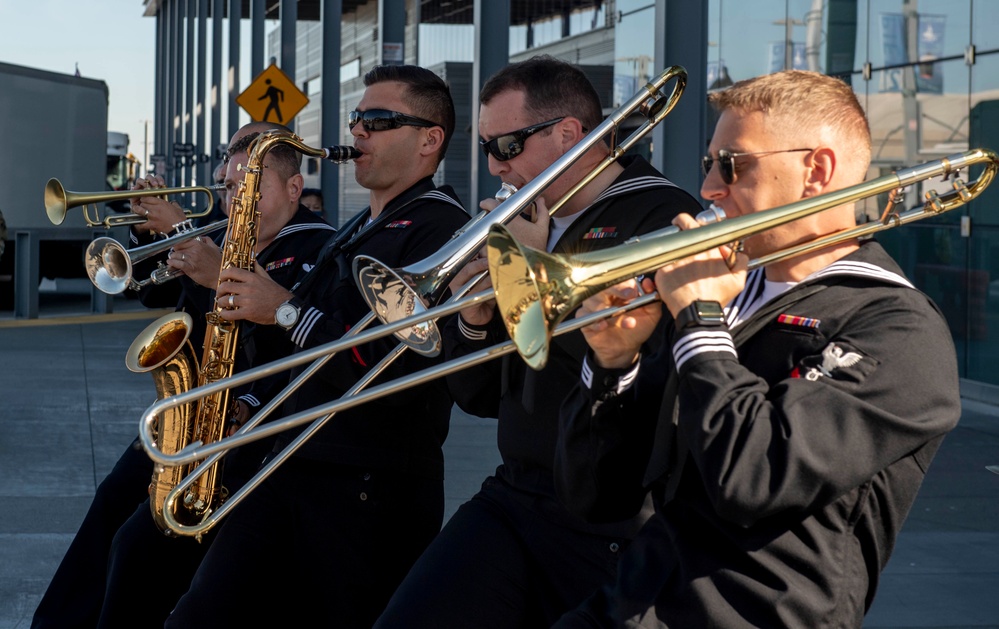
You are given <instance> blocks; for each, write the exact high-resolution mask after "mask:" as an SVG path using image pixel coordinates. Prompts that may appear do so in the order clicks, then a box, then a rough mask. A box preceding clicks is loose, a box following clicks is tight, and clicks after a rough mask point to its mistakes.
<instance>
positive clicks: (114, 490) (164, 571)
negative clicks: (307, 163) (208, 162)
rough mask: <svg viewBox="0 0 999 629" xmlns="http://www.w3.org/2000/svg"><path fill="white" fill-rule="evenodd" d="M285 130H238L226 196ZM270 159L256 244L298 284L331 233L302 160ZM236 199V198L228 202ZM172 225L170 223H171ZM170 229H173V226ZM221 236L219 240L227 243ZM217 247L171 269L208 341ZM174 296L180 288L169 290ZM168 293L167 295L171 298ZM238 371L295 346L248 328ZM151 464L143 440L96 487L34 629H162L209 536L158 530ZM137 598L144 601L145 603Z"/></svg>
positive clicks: (191, 245) (148, 207) (161, 214)
mask: <svg viewBox="0 0 999 629" xmlns="http://www.w3.org/2000/svg"><path fill="white" fill-rule="evenodd" d="M276 126H278V125H275V124H264V123H250V124H248V125H245V126H244V127H242V128H240V129H239V130H238V131H237V132H236V133H235V134H234V135H233V137H232V139H231V140H230V144H229V153H230V155H231V158H230V159H229V160H228V161H229V164H228V167H227V169H226V170H225V171H224V172H225V174H224V177H225V179H224V182H225V184H226V186H227V191H232V190H235V188H236V187H237V186H238V184H239V182H240V180H241V179H242V176H243V173H242V172H241V171H238V170H237V169H236V168H235V163H238V162H239V161H240V160H242V162H245V161H246V158H245V154H246V150H247V147H248V146H249V145H250V143H251V142H252V141H253V139H254V138H255V137H256V136H257V135H258V134H259V133H261V132H263V131H267V130H269V129H273V128H275V127H276ZM267 157H268V159H267V160H266V161H265V172H266V174H265V175H264V177H265V179H266V180H267V181H268V182H269V187H268V192H269V193H270V194H269V195H268V198H266V199H262V200H261V202H260V204H259V206H258V207H259V209H260V212H261V219H260V222H261V226H260V234H259V238H258V241H257V245H256V251H257V254H258V257H257V261H258V263H259V266H260V267H261V268H263V269H266V271H267V273H268V274H269V276H270V277H271V279H272V280H274V281H275V282H277V283H279V284H281V285H284V286H292V285H293V284H294V282H295V281H296V280H297V278H298V276H299V275H301V274H302V273H303V272H304V268H308V267H309V266H310V265H313V264H315V261H316V258H317V256H318V253H319V251H320V249H321V248H322V246H323V245H325V243H326V242H327V240H329V238H330V236H331V235H332V234H334V233H335V231H334V230H333V228H332V227H331V226H330V225H329V224H327V223H326V222H324V221H323V220H322V219H320V218H319V217H317V216H316V215H315V214H314V213H312V212H310V211H309V210H308V209H306V208H305V207H304V206H301V205H300V204H299V203H298V200H299V195H300V194H301V189H302V186H303V179H302V176H301V174H300V173H299V168H300V164H301V155H300V154H299V153H297V152H296V151H293V150H291V149H288V150H286V151H283V152H282V151H274V152H273V155H268V156H267ZM162 185H163V183H162V180H159V179H158V178H152V180H150V179H146V180H139V181H137V182H136V186H135V187H136V188H137V189H139V188H144V187H151V186H162ZM227 196H228V195H227ZM141 200H142V203H141V204H139V203H136V204H133V206H132V207H133V211H135V212H136V213H139V214H141V215H143V216H147V214H148V216H147V218H148V219H149V220H148V222H147V224H146V229H150V230H157V231H162V230H164V229H169V225H172V224H173V223H174V222H177V221H179V220H183V213H182V210H181V208H180V207H179V206H177V205H175V204H173V203H169V202H167V201H164V200H162V199H158V198H154V197H144V198H142V199H141ZM171 221H172V222H171ZM168 224H169V225H168ZM221 238H222V236H219V239H220V240H221ZM220 260H221V255H220V253H219V245H218V243H216V242H213V241H212V240H211V239H209V238H207V237H205V238H203V239H202V240H201V241H194V240H193V239H192V240H190V241H186V242H184V243H181V244H180V245H178V246H177V247H176V248H175V249H174V251H173V252H172V254H171V259H170V260H169V262H168V264H170V265H171V266H173V267H175V268H179V269H180V270H182V271H183V272H184V274H185V275H184V276H183V277H181V278H179V279H178V280H177V281H175V282H170V283H169V284H164V285H163V286H162V287H158V288H165V287H167V286H169V285H170V284H174V285H176V286H178V287H180V289H181V290H180V295H179V297H178V300H177V302H176V303H177V308H178V309H179V310H186V311H188V312H189V313H190V314H191V315H192V318H193V319H194V320H195V321H196V322H198V321H200V329H201V332H200V334H199V333H197V332H195V333H193V334H192V336H195V335H198V336H197V340H196V341H194V342H193V343H194V345H195V346H199V345H200V344H201V340H200V339H201V338H203V336H204V330H205V323H204V318H205V317H204V313H205V312H208V311H209V310H210V309H211V304H212V299H213V293H214V289H215V287H216V286H217V283H218V273H219V267H220V264H219V263H220ZM171 290H172V289H171ZM164 292H169V291H166V290H165V291H164ZM240 344H241V347H240V348H239V351H238V353H237V365H236V369H237V370H241V369H246V368H249V367H251V366H253V365H255V364H260V363H263V362H268V361H271V360H275V359H277V358H280V357H281V356H284V355H287V354H288V353H289V352H290V351H291V346H290V344H289V343H287V342H284V341H283V340H282V339H281V338H279V337H278V335H276V334H274V330H273V328H271V329H268V326H260V327H256V326H254V325H253V324H246V325H244V326H243V329H242V330H241V335H240ZM254 405H255V404H254V399H253V398H252V396H243V397H241V398H238V407H239V408H240V409H241V411H242V415H243V416H244V417H245V416H248V415H249V411H250V410H251V408H252V407H253V406H254ZM254 446H258V444H252V445H251V446H249V447H247V448H242V449H240V450H237V451H236V452H235V453H232V454H231V455H230V457H227V459H228V461H227V464H226V470H225V484H226V486H227V488H228V489H229V490H230V491H233V490H235V488H236V486H237V485H238V484H240V482H241V481H242V480H243V478H242V477H244V476H246V475H248V474H249V473H251V472H252V471H253V470H255V468H256V465H257V463H258V462H259V458H260V456H262V454H263V453H264V452H261V451H260V449H261V448H263V447H264V446H263V444H260V446H259V447H257V448H255V447H254ZM151 471H152V465H151V462H150V460H149V458H148V457H147V456H146V454H145V452H143V451H142V449H141V448H140V447H139V445H138V440H136V442H134V443H133V444H132V445H130V446H129V447H128V448H127V449H126V450H125V452H124V453H123V454H122V455H121V457H120V458H119V460H118V462H117V463H116V465H115V467H114V468H113V470H112V471H111V472H110V473H109V474H108V476H107V477H106V478H105V479H104V481H103V482H102V483H101V484H100V486H99V487H98V489H97V492H96V495H95V496H94V499H93V502H92V503H91V506H90V509H89V511H88V513H87V515H86V517H85V518H84V521H83V523H82V525H81V527H80V529H79V531H78V532H77V535H76V537H75V538H74V540H73V542H72V544H71V545H70V548H69V550H68V551H67V553H66V555H65V557H64V558H63V561H62V562H61V564H60V566H59V568H58V569H57V571H56V573H55V576H54V577H53V579H52V581H51V583H50V584H49V587H48V589H47V591H46V593H45V595H44V596H43V598H42V600H41V602H40V603H39V606H38V608H37V610H36V611H35V615H34V619H33V621H32V627H38V628H43V627H60V628H66V627H95V626H97V627H111V626H118V627H120V626H146V625H151V626H158V625H162V622H163V619H164V618H165V617H166V615H167V614H168V613H169V611H170V609H171V608H172V607H173V604H174V603H175V602H176V599H177V597H178V596H180V594H181V593H182V592H183V591H184V589H186V586H187V583H188V582H189V581H190V577H191V574H192V573H193V571H194V569H195V568H196V567H197V565H198V563H199V562H200V559H201V556H202V555H203V554H204V552H205V550H206V548H207V546H208V544H210V541H211V535H208V536H206V538H205V540H204V542H203V543H202V544H198V543H197V542H196V541H195V540H193V539H191V538H171V537H167V536H165V535H164V534H163V533H162V532H161V531H160V530H159V529H158V528H157V527H156V525H155V524H154V523H153V520H152V516H151V514H150V507H149V504H148V503H149V497H148V486H149V479H150V472H151ZM153 564H155V565H157V566H159V568H158V569H157V572H159V573H160V576H159V577H158V578H159V579H161V585H162V587H160V586H159V585H158V586H156V587H150V586H149V584H148V581H147V578H148V571H149V568H150V565H153ZM136 601H142V604H141V605H138V604H136Z"/></svg>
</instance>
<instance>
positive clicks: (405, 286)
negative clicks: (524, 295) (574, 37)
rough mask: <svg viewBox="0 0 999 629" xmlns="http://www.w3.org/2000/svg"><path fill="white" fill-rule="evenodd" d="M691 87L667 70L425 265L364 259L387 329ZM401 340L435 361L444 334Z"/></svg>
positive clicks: (422, 328)
mask: <svg viewBox="0 0 999 629" xmlns="http://www.w3.org/2000/svg"><path fill="white" fill-rule="evenodd" d="M673 80H675V82H674V84H673V91H672V92H671V93H670V94H669V96H667V95H666V94H665V93H664V92H663V88H664V87H665V86H666V84H667V83H669V82H670V81H673ZM686 85H687V72H686V70H684V69H683V68H682V67H680V66H672V67H670V68H667V69H666V70H665V71H663V72H662V73H661V74H660V75H659V76H657V77H655V78H654V79H653V80H652V81H650V82H649V83H647V84H646V85H645V86H644V87H643V88H642V89H641V90H639V91H638V93H637V94H635V95H634V96H633V97H632V98H631V100H629V101H627V102H626V103H624V104H622V105H621V106H620V107H619V108H618V109H617V110H616V111H614V112H612V113H611V114H610V115H609V116H608V117H607V118H606V119H605V120H604V121H603V122H602V123H600V124H599V125H598V126H597V127H596V128H595V129H593V131H591V132H590V133H588V134H587V135H586V137H584V138H583V139H582V140H580V141H579V143H577V144H576V145H575V146H573V147H572V148H571V149H569V151H567V152H566V153H565V155H563V156H562V157H560V158H559V159H558V160H556V161H555V162H554V163H552V165H551V166H549V167H548V168H546V169H545V170H544V171H542V172H541V174H539V175H538V176H537V177H535V178H534V179H532V180H531V181H530V182H529V183H527V184H526V185H525V186H524V187H523V188H521V189H520V190H517V191H516V192H514V193H513V194H512V195H510V196H509V198H508V199H507V200H506V201H504V202H502V203H500V204H499V206H497V207H496V208H495V209H493V210H492V211H491V212H483V213H481V214H479V215H478V216H477V217H476V218H475V219H473V220H472V221H470V222H469V223H468V224H467V225H466V226H465V227H464V228H463V229H462V230H461V231H459V232H458V233H456V234H455V235H454V237H452V239H451V240H450V241H449V242H448V243H447V244H445V245H444V247H442V248H441V249H440V250H438V251H437V252H436V253H435V254H433V255H431V256H429V257H427V258H425V259H423V260H421V261H420V262H417V263H416V264H412V265H410V266H407V267H405V268H401V269H392V268H390V267H388V266H386V265H385V264H383V263H381V262H379V261H378V260H375V259H374V258H371V257H368V256H364V255H359V256H357V257H356V258H354V274H355V275H356V276H357V277H358V282H357V285H358V288H360V290H361V295H363V296H364V299H365V301H367V302H368V306H370V307H371V310H372V311H373V312H374V313H375V314H376V315H377V316H378V318H379V319H381V320H382V321H383V322H385V323H388V322H391V321H397V320H399V319H401V318H403V317H406V316H408V315H410V314H413V313H417V312H424V311H425V310H426V308H427V307H428V305H433V304H436V303H437V302H438V301H439V300H440V298H441V296H442V295H443V294H444V292H445V291H446V290H447V286H448V282H449V281H450V278H452V277H453V276H454V274H455V273H456V272H457V271H458V270H459V269H461V268H462V267H463V266H465V265H466V264H467V263H468V262H469V261H470V260H471V259H472V258H474V257H475V255H476V253H477V252H478V251H479V249H480V248H481V247H482V245H483V243H485V241H486V238H487V236H488V233H489V228H490V226H492V225H494V224H504V223H508V222H510V221H511V220H512V219H513V218H514V217H515V216H517V215H518V214H519V213H520V212H521V211H523V210H524V209H525V208H527V207H528V206H529V205H530V204H531V203H533V202H534V200H535V199H536V198H537V197H538V196H539V195H540V194H541V193H542V192H544V190H545V188H547V187H548V186H549V185H551V183H552V182H553V181H555V179H557V178H558V177H560V176H561V175H562V174H563V173H565V171H567V170H568V169H569V168H570V167H571V166H572V165H573V164H575V163H576V162H577V161H579V159H580V158H581V157H582V156H583V155H585V154H586V152H587V151H589V150H590V149H592V148H593V147H594V146H596V145H597V144H599V143H600V142H603V141H604V138H605V137H607V136H608V135H610V140H609V144H610V151H609V152H608V154H607V156H606V157H605V158H604V159H603V161H601V162H600V163H599V164H597V165H596V167H594V168H593V169H592V170H591V171H590V172H589V173H587V174H586V176H585V177H583V178H582V179H581V180H580V181H579V182H578V183H577V184H576V185H575V186H573V187H572V188H571V189H570V190H569V191H568V192H566V193H565V194H564V195H563V196H562V197H561V198H560V199H559V200H558V201H557V202H556V203H555V204H553V205H552V207H550V208H549V209H548V213H549V214H550V215H554V214H555V213H556V212H557V211H558V210H559V209H561V207H562V206H563V205H564V204H565V203H566V202H568V201H569V199H571V198H572V197H573V195H575V194H576V193H577V192H579V191H580V190H581V189H583V188H584V187H585V186H586V185H588V184H589V183H590V182H591V181H593V179H595V178H596V177H597V176H598V175H599V174H600V173H602V172H603V171H604V170H606V169H607V167H608V166H610V165H611V164H613V163H614V162H616V161H617V160H618V159H619V158H620V157H621V156H622V155H624V153H625V152H626V151H628V149H630V148H631V147H632V146H634V145H635V144H636V143H638V141H639V140H640V139H641V138H642V137H644V136H645V135H646V134H647V133H648V132H649V131H651V130H652V128H653V127H655V126H656V125H657V124H659V123H660V122H662V120H663V119H664V118H665V117H666V116H667V115H668V114H669V113H670V112H671V111H672V110H673V108H674V107H676V104H677V103H678V102H679V99H680V96H681V95H682V94H683V91H684V89H685V87H686ZM635 112H639V113H641V114H642V115H643V116H644V117H645V121H644V122H643V123H642V125H641V126H639V127H638V128H637V129H635V130H634V131H633V132H632V133H631V135H630V136H628V137H627V138H625V139H624V140H622V141H621V142H618V138H617V131H618V129H619V128H620V126H621V124H622V123H623V122H624V121H625V120H626V119H627V118H628V117H629V116H631V115H632V114H633V113H635ZM396 336H398V337H399V340H401V341H402V342H404V343H406V344H407V345H409V346H410V347H411V348H412V349H413V350H414V351H416V352H419V353H420V354H425V355H428V356H435V355H436V354H437V353H438V352H439V351H440V331H439V330H438V329H437V325H436V324H435V323H434V321H433V320H432V319H428V320H427V321H426V322H424V323H423V324H421V325H419V326H414V327H413V328H411V329H410V330H409V331H408V333H406V334H397V335H396Z"/></svg>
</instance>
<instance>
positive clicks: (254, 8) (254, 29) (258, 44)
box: [250, 0, 266, 83]
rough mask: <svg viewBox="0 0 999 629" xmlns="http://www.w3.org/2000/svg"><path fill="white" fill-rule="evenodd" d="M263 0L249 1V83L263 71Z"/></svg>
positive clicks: (264, 11)
mask: <svg viewBox="0 0 999 629" xmlns="http://www.w3.org/2000/svg"><path fill="white" fill-rule="evenodd" d="M265 15H266V7H265V6H264V0H250V82H251V83H252V82H253V79H255V78H257V77H258V76H260V73H261V72H263V71H264V16H265Z"/></svg>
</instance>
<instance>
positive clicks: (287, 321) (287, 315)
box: [274, 298, 302, 330]
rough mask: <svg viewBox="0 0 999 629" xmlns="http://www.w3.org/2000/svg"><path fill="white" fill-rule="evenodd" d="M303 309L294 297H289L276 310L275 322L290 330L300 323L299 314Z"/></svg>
mask: <svg viewBox="0 0 999 629" xmlns="http://www.w3.org/2000/svg"><path fill="white" fill-rule="evenodd" d="M301 310H302V309H301V308H300V307H299V305H298V304H297V303H295V300H294V298H292V299H289V300H288V301H286V302H284V303H283V304H281V305H280V306H278V307H277V310H275V311H274V322H275V323H277V324H278V325H279V326H281V327H282V328H284V329H285V330H290V329H292V328H293V327H295V324H296V323H298V315H299V313H300V312H301Z"/></svg>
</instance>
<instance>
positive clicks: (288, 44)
mask: <svg viewBox="0 0 999 629" xmlns="http://www.w3.org/2000/svg"><path fill="white" fill-rule="evenodd" d="M280 13H281V71H282V72H284V73H285V74H287V75H288V77H289V78H290V79H291V81H292V83H295V84H298V77H297V76H295V63H296V59H295V48H296V47H297V46H298V0H281V9H280Z"/></svg>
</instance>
